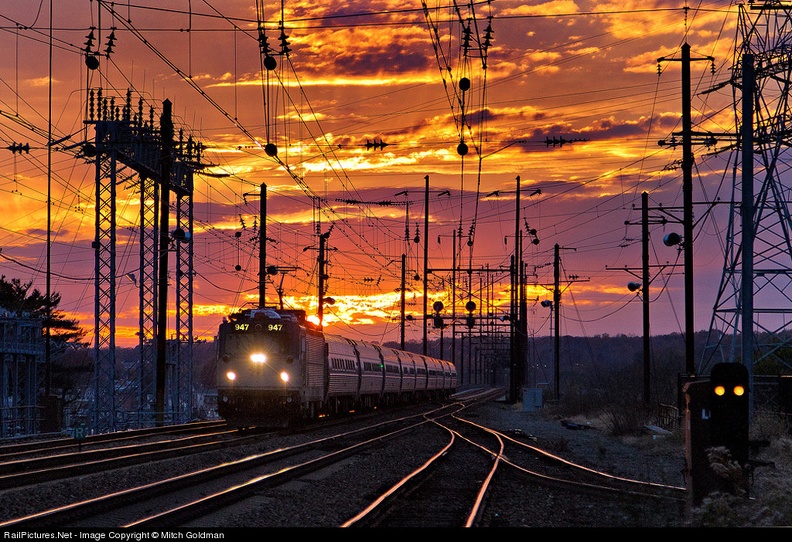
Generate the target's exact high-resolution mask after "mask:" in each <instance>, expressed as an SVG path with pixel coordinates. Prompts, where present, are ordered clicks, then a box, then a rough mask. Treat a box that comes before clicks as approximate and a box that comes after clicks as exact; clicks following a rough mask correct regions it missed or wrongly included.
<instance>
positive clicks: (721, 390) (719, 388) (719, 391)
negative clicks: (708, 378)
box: [713, 384, 726, 396]
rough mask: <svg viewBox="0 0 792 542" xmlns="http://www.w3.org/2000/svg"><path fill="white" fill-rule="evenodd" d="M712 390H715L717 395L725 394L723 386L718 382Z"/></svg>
mask: <svg viewBox="0 0 792 542" xmlns="http://www.w3.org/2000/svg"><path fill="white" fill-rule="evenodd" d="M713 391H714V392H715V395H718V396H722V395H725V394H726V388H724V387H723V386H722V385H720V384H718V385H717V386H715V389H714V390H713Z"/></svg>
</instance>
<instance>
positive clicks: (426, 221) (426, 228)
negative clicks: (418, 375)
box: [423, 175, 429, 356]
mask: <svg viewBox="0 0 792 542" xmlns="http://www.w3.org/2000/svg"><path fill="white" fill-rule="evenodd" d="M424 180H425V181H426V189H425V191H424V246H423V260H424V265H423V355H424V356H425V355H426V352H427V349H428V345H427V340H428V337H427V333H428V331H427V319H428V318H427V311H428V305H427V301H428V300H427V299H426V297H427V292H426V289H427V279H428V276H429V272H428V270H429V265H428V263H429V175H427V176H426V177H424Z"/></svg>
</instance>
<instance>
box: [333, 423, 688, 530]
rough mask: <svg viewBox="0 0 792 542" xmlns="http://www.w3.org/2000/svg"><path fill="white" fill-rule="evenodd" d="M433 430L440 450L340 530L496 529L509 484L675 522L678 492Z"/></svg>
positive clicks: (523, 445) (518, 443)
mask: <svg viewBox="0 0 792 542" xmlns="http://www.w3.org/2000/svg"><path fill="white" fill-rule="evenodd" d="M436 423H437V425H438V426H439V427H442V428H443V429H444V430H445V431H446V432H447V434H448V442H447V443H446V444H444V445H443V446H442V447H441V448H440V449H439V450H438V451H437V453H436V454H434V455H433V456H432V457H431V458H430V459H429V460H427V462H426V463H424V464H423V465H421V466H420V467H419V468H417V469H415V470H414V471H412V472H410V473H408V474H407V475H406V476H404V477H403V478H402V479H401V480H399V481H398V482H397V483H396V484H394V485H393V486H392V487H390V488H389V489H388V490H387V491H385V492H384V493H382V494H381V495H379V496H377V498H376V499H374V500H373V501H372V502H371V503H370V504H369V505H368V506H367V507H366V508H365V509H363V510H362V511H361V512H360V513H358V514H357V515H355V516H354V517H352V518H350V519H348V520H347V521H345V522H344V523H342V524H341V526H342V527H386V528H392V527H402V526H417V527H440V528H455V527H482V526H491V525H500V526H503V519H502V518H503V517H506V516H507V515H509V514H511V515H513V513H514V509H515V503H514V500H513V497H514V491H513V490H509V489H508V487H509V486H510V484H511V485H513V484H514V483H515V480H520V481H521V482H518V484H520V483H521V484H522V492H523V493H531V492H532V491H533V488H536V487H538V486H542V487H544V488H550V489H556V490H558V491H560V492H563V493H565V494H566V495H567V497H561V498H560V499H559V500H564V499H567V500H568V499H569V498H572V500H574V501H575V502H576V503H577V505H580V503H581V502H582V501H583V500H584V499H588V500H587V502H588V503H590V509H591V510H593V511H594V512H593V513H594V514H598V513H600V512H599V511H602V510H603V509H604V508H605V505H607V506H608V507H610V506H611V505H612V504H613V502H620V503H622V505H625V504H627V503H628V502H630V501H631V502H632V503H633V504H636V503H638V506H641V507H643V508H651V507H653V506H657V507H660V508H664V509H665V510H669V509H671V510H676V513H677V514H678V515H679V517H680V518H681V517H682V516H683V515H684V511H685V506H686V502H687V496H686V490H685V488H683V487H676V486H668V485H663V484H656V483H649V482H644V481H640V480H633V479H628V478H624V477H617V476H613V475H611V474H608V473H605V472H601V471H597V470H594V469H590V468H586V467H583V466H581V465H578V464H575V463H572V462H570V461H567V460H565V459H563V458H561V457H559V456H557V455H554V454H552V453H549V452H547V451H546V450H543V449H541V448H539V447H537V446H535V445H532V444H530V443H528V442H525V441H523V440H520V439H518V438H515V437H512V436H510V435H507V434H505V433H503V432H499V431H494V430H492V429H490V428H488V427H485V426H483V425H480V424H477V423H474V422H472V421H470V420H466V419H464V418H462V417H458V416H452V417H450V419H445V418H444V419H442V420H437V421H436ZM507 449H508V452H507ZM545 490H546V489H545ZM518 491H519V490H518ZM497 494H499V495H504V494H509V497H508V498H505V499H504V498H500V500H498V497H494V496H493V495H497ZM581 495H584V496H585V497H581ZM449 496H453V497H452V498H449ZM669 507H670V508H669ZM522 510H523V516H525V517H530V516H531V515H532V513H531V512H530V510H531V507H530V506H526V507H523V508H522ZM620 513H621V512H620Z"/></svg>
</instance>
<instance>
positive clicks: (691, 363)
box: [657, 43, 715, 377]
mask: <svg viewBox="0 0 792 542" xmlns="http://www.w3.org/2000/svg"><path fill="white" fill-rule="evenodd" d="M674 60H677V59H674V58H665V57H661V58H658V59H657V63H658V64H659V63H660V62H663V61H674ZM692 60H707V61H709V62H714V60H715V59H714V58H713V57H711V56H706V57H701V58H695V59H692V58H691V57H690V45H689V44H688V43H684V44H683V45H682V60H681V62H682V200H683V201H682V206H683V210H682V228H683V235H682V248H683V250H684V253H685V254H684V257H685V261H684V267H685V371H686V372H687V375H688V376H689V377H692V376H694V375H695V373H696V360H695V356H696V353H695V323H694V321H693V316H694V307H693V161H694V158H693V127H692V125H693V121H692V116H691V111H690V109H691V106H690V62H691V61H692ZM658 70H659V67H658ZM661 143H662V142H661Z"/></svg>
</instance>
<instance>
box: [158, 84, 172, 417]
mask: <svg viewBox="0 0 792 542" xmlns="http://www.w3.org/2000/svg"><path fill="white" fill-rule="evenodd" d="M160 145H161V146H162V148H161V155H160V223H159V226H160V236H159V282H158V285H157V286H158V288H159V293H158V296H157V368H156V374H157V384H156V392H155V396H156V411H157V412H156V424H157V425H158V426H162V425H164V423H165V377H166V369H167V344H166V341H167V338H168V248H169V244H170V239H169V235H168V224H169V214H168V210H169V208H170V172H171V162H172V161H173V156H172V147H173V121H172V119H171V102H170V100H167V99H166V100H165V101H164V102H162V116H161V118H160Z"/></svg>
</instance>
